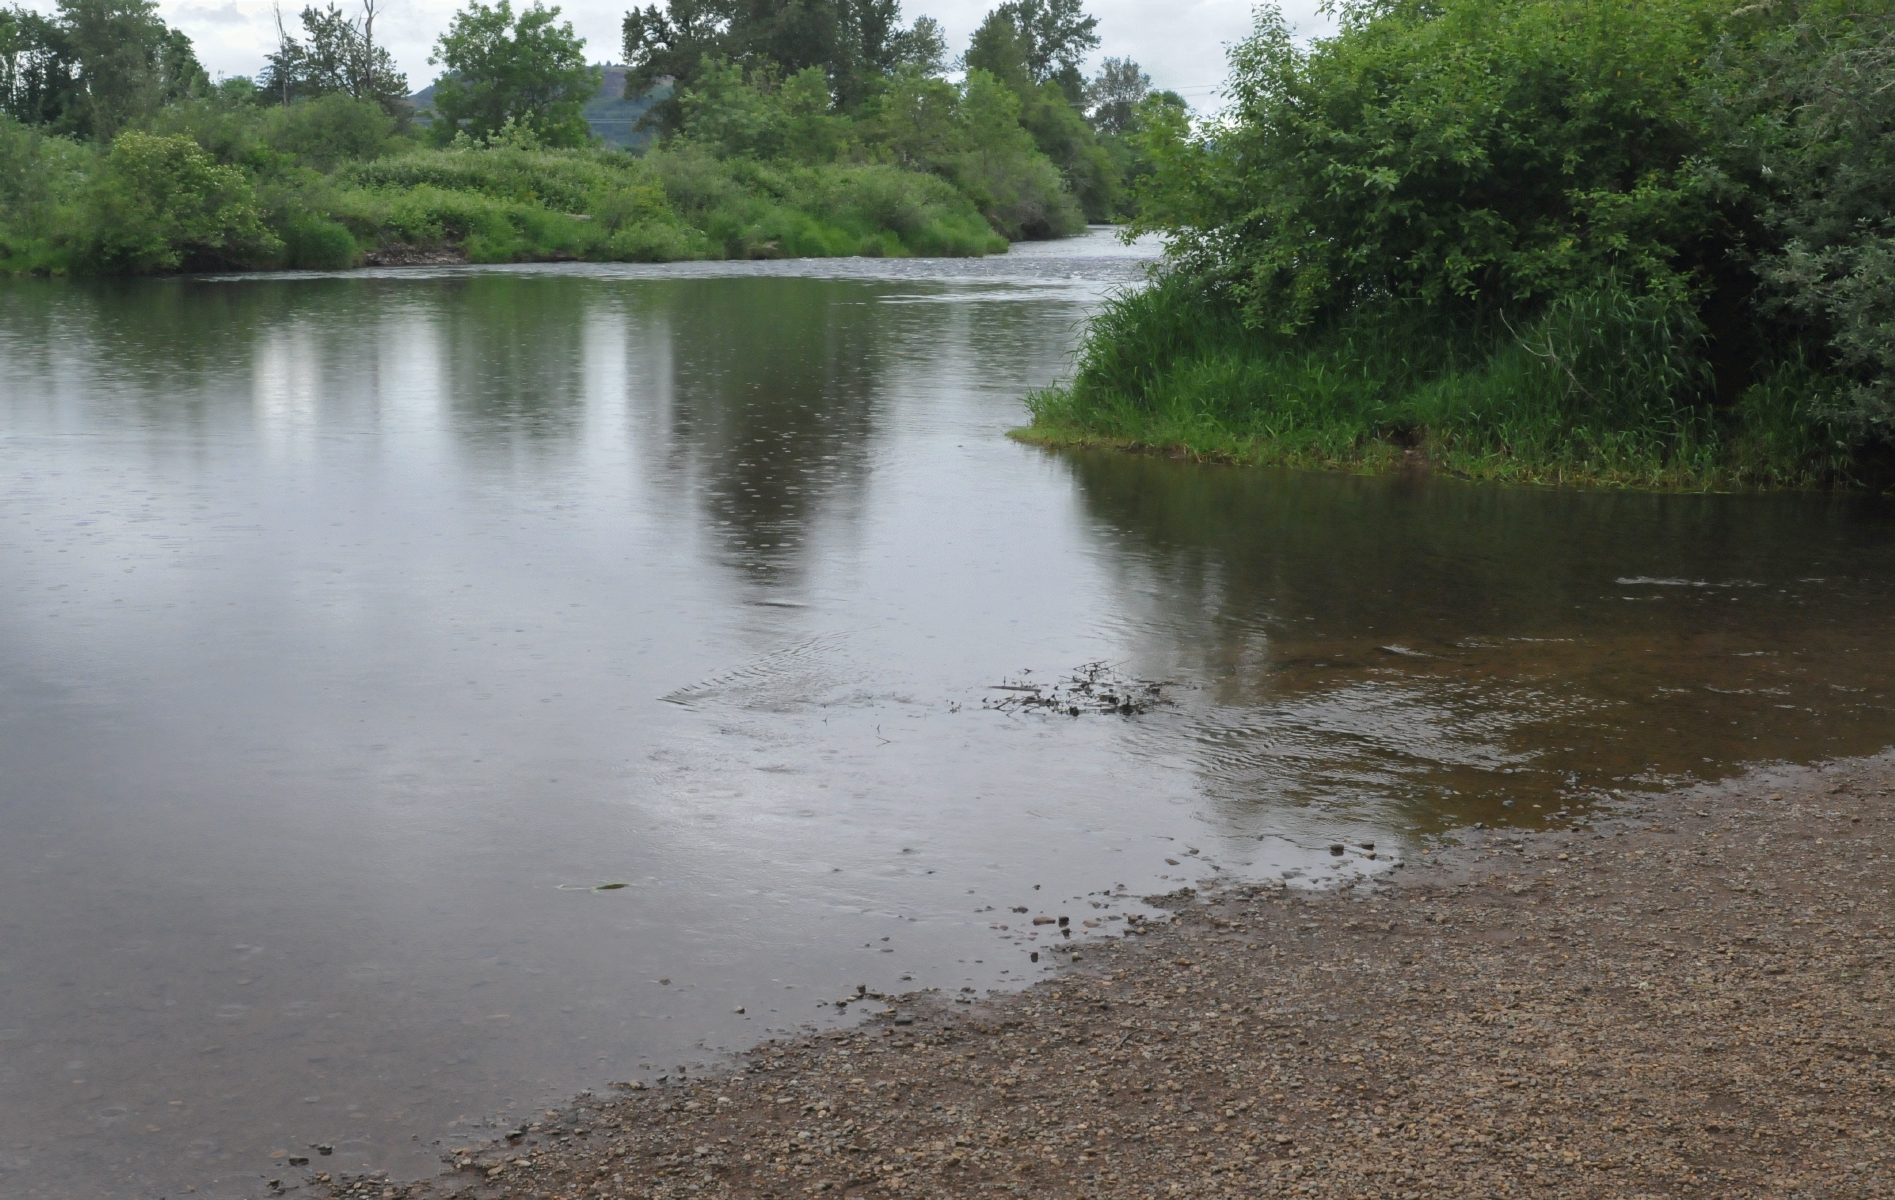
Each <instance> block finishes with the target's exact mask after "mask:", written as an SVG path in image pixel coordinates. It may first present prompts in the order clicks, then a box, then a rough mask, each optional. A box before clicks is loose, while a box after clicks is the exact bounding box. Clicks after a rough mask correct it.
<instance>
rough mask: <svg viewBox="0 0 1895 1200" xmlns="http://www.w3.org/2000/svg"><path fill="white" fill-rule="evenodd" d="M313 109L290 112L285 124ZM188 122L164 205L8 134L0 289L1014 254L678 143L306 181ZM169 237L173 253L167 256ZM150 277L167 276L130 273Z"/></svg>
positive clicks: (354, 167)
mask: <svg viewBox="0 0 1895 1200" xmlns="http://www.w3.org/2000/svg"><path fill="white" fill-rule="evenodd" d="M318 107H319V106H314V105H311V106H294V114H293V115H298V116H302V115H306V114H305V109H307V110H308V111H309V112H316V109H317V108H318ZM272 111H274V110H272ZM185 115H187V116H188V115H191V114H185ZM316 115H321V114H320V113H317V114H316ZM198 116H201V117H203V119H202V120H198V121H196V123H195V124H194V125H191V126H190V127H189V128H181V129H179V130H177V131H174V132H170V133H167V134H165V135H163V137H161V138H159V139H158V140H156V141H149V140H148V141H147V142H143V143H140V144H141V145H146V146H156V147H160V148H162V149H163V151H164V154H163V157H164V165H165V169H166V170H167V171H168V172H169V174H168V175H166V177H165V179H166V180H167V181H168V182H167V186H166V187H165V188H162V189H159V190H158V191H156V192H154V190H153V189H152V188H151V187H150V186H148V185H146V184H140V183H138V182H137V181H135V180H129V179H128V178H125V177H123V176H125V171H124V170H123V169H120V168H119V167H116V166H115V163H117V160H118V158H119V157H122V156H121V155H117V154H115V151H114V148H113V147H111V146H104V145H93V144H85V143H79V142H75V141H72V140H69V139H66V138H60V137H48V136H45V135H43V134H41V133H40V132H38V131H36V130H33V129H28V128H25V127H23V126H20V125H18V124H17V123H14V122H11V121H9V120H8V119H7V118H5V117H4V116H0V271H19V272H27V271H31V272H41V273H59V272H80V273H85V272H98V271H106V272H114V271H124V270H134V271H136V270H140V269H165V270H176V269H185V270H200V269H229V268H278V267H291V268H312V269H338V268H343V267H348V266H350V265H353V264H357V263H360V262H361V261H363V259H364V258H365V257H367V256H368V255H370V254H374V253H376V252H378V251H392V250H425V251H447V252H452V253H456V254H464V255H465V257H466V258H467V259H469V260H470V261H473V262H480V263H504V262H524V261H544V260H558V259H584V260H593V261H638V262H671V261H678V260H691V259H716V258H790V257H845V256H854V255H869V256H874V257H904V256H908V255H932V256H976V255H983V254H994V253H1000V252H1003V251H1005V250H1006V248H1007V240H1006V238H1004V237H1002V236H1001V235H1000V234H998V233H996V232H995V231H994V229H993V227H992V226H991V225H990V223H989V222H988V220H987V219H986V218H985V217H984V216H983V215H982V213H981V210H980V209H979V208H978V207H977V205H976V204H975V202H974V200H972V199H970V198H969V197H968V196H966V195H965V194H963V193H962V192H960V191H959V190H957V189H956V187H955V186H954V185H953V184H952V183H950V182H948V181H947V180H945V179H942V178H941V177H939V176H936V175H932V174H926V173H923V172H918V171H906V170H902V169H899V168H897V167H893V166H887V165H879V164H817V165H796V164H781V163H762V162H757V161H754V160H748V159H741V158H738V159H720V158H717V157H714V156H713V155H711V154H709V153H707V152H706V151H704V150H702V149H701V148H694V147H691V146H688V145H686V146H682V147H679V148H676V149H664V150H653V151H651V152H649V153H647V154H644V155H642V156H634V155H632V154H628V153H625V152H622V151H617V150H611V149H606V148H588V149H578V150H551V149H541V148H535V147H531V146H521V145H508V144H495V145H492V146H472V147H460V146H457V147H452V148H448V149H422V148H418V147H415V146H414V145H413V143H412V142H409V141H406V140H405V139H401V138H394V137H384V138H383V139H382V141H381V142H379V143H377V150H376V152H375V153H374V154H371V155H368V156H367V157H361V158H355V159H344V160H341V161H337V162H335V163H333V164H330V165H328V166H325V167H324V168H322V169H317V168H316V167H313V166H309V165H306V163H305V162H304V161H303V160H301V159H298V158H297V157H296V156H294V155H291V154H289V153H288V152H286V151H282V150H280V149H278V148H277V147H276V146H275V144H274V143H273V142H270V141H269V140H268V138H266V137H265V135H270V136H272V137H274V136H276V135H278V134H281V135H282V136H281V137H280V138H278V140H279V141H281V140H283V139H290V140H292V141H293V140H294V139H293V138H291V135H292V134H296V135H299V136H300V131H301V126H300V125H294V124H293V123H286V122H283V121H279V122H276V124H273V125H271V124H267V123H266V126H267V127H260V128H261V132H259V129H258V128H252V127H251V126H253V125H258V122H257V121H252V122H251V125H245V126H242V127H241V128H226V126H227V125H229V124H230V122H220V121H213V120H211V119H210V118H212V117H218V116H219V114H218V113H214V112H213V113H209V115H208V116H205V115H204V114H198ZM179 121H180V122H182V121H183V118H182V117H180V118H179ZM186 124H189V123H186ZM277 125H282V126H283V129H280V130H279V129H278V128H277ZM371 132H374V131H371ZM200 135H201V138H202V140H199V139H200ZM126 136H128V137H134V138H137V137H144V136H146V135H143V134H129V135H126ZM193 172H196V174H197V175H206V173H209V175H215V176H216V178H218V179H222V180H225V181H226V182H227V183H228V184H229V186H228V187H225V188H223V190H222V192H220V193H219V198H218V200H217V205H219V206H221V207H217V210H216V211H215V212H213V211H210V210H207V209H205V208H204V205H205V204H206V203H207V201H206V199H205V197H204V195H202V192H203V189H202V188H201V187H195V186H193V185H192V184H191V179H193V178H195V177H196V176H195V175H193V174H192V173H193ZM209 175H207V176H206V177H209ZM173 177H175V178H173ZM173 185H174V186H173ZM223 193H229V194H228V195H225V194H223ZM127 205H131V206H133V207H136V208H138V209H139V211H140V212H141V213H143V214H144V216H145V217H146V218H147V220H146V222H145V224H146V225H148V226H149V227H150V228H149V230H147V231H146V232H147V234H148V236H147V237H146V238H145V240H146V241H148V242H150V243H151V244H150V245H149V246H142V244H141V253H142V257H140V258H138V259H137V261H136V262H131V263H130V265H129V266H128V265H127V261H128V260H126V256H125V255H123V254H119V255H117V256H116V257H114V256H113V255H112V254H111V253H108V250H109V249H110V245H109V244H110V243H111V242H112V240H113V238H114V237H118V236H119V234H120V233H121V232H122V231H120V230H117V229H115V228H114V227H113V226H112V225H111V224H109V223H106V222H103V221H101V220H100V219H98V218H97V215H96V214H99V213H103V212H107V211H117V210H118V209H122V208H125V207H126V206H127ZM146 210H149V211H146ZM225 210H229V212H232V213H234V212H239V211H241V212H254V214H255V215H256V219H258V220H260V221H261V225H262V232H261V233H260V234H259V235H258V236H255V237H252V238H249V239H247V240H243V241H241V242H240V241H239V240H237V239H233V238H217V239H211V240H207V238H206V236H205V235H204V234H203V233H202V232H201V230H202V229H203V228H207V227H210V226H216V225H217V224H218V221H219V220H221V219H222V217H223V216H225V215H228V213H226V211H225ZM174 230H175V231H179V232H178V235H177V236H178V239H180V240H179V241H178V244H177V245H169V244H167V243H166V242H165V239H166V237H167V236H170V234H169V233H168V231H174ZM193 231H197V232H193ZM120 240H122V238H121V239H120ZM146 260H149V261H150V262H153V263H158V264H160V265H159V266H156V267H150V268H145V267H140V266H139V265H138V264H139V263H142V262H145V261H146Z"/></svg>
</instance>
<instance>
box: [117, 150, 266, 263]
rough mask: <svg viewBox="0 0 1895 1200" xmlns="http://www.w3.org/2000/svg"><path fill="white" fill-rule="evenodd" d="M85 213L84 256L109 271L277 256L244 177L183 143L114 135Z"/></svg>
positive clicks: (239, 260) (235, 261)
mask: <svg viewBox="0 0 1895 1200" xmlns="http://www.w3.org/2000/svg"><path fill="white" fill-rule="evenodd" d="M86 208H87V215H88V218H89V219H88V221H87V223H86V227H87V228H88V229H90V230H92V231H94V234H93V236H94V237H95V238H96V243H95V244H94V245H93V246H92V247H90V254H91V256H92V257H93V258H95V259H96V260H97V261H98V263H99V265H101V266H103V267H105V268H106V269H108V270H115V271H129V272H134V273H139V272H146V271H174V270H177V269H178V268H180V267H183V268H186V269H189V268H193V267H196V268H205V267H222V266H229V265H233V264H236V263H240V262H248V261H251V260H252V259H253V258H254V256H255V255H257V254H258V253H266V254H267V253H269V252H271V251H273V250H280V249H281V243H280V242H278V241H277V239H276V238H275V236H274V235H272V234H271V233H270V232H269V230H267V229H265V228H264V226H263V220H262V216H261V214H260V213H259V211H258V208H257V202H256V196H255V194H254V193H253V192H252V190H251V187H250V181H249V180H248V179H247V178H245V176H244V173H243V172H242V171H240V170H238V169H237V168H236V167H229V166H221V165H219V164H218V163H217V162H216V160H214V159H213V158H211V156H210V154H209V153H208V152H206V151H205V150H204V148H203V147H201V146H199V145H198V144H197V143H196V142H194V141H192V140H191V139H190V138H188V137H182V136H179V137H157V136H154V135H152V134H149V133H138V132H131V133H124V134H120V135H119V137H118V138H117V140H115V141H114V142H113V143H112V152H111V153H110V154H109V155H107V156H106V160H105V164H104V167H103V169H102V170H101V171H100V172H99V174H98V176H97V178H96V179H95V180H94V181H93V183H92V186H91V188H90V190H89V193H88V195H87V197H86Z"/></svg>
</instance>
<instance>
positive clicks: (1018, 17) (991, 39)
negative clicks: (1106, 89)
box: [962, 0, 1121, 221]
mask: <svg viewBox="0 0 1895 1200" xmlns="http://www.w3.org/2000/svg"><path fill="white" fill-rule="evenodd" d="M1097 24H1098V22H1097V21H1096V20H1095V19H1094V18H1092V17H1090V16H1087V15H1086V14H1085V13H1083V12H1081V11H1079V7H1078V3H1077V0H1018V2H1017V3H1010V4H1003V5H1001V6H1000V7H999V8H996V9H994V10H993V11H992V12H990V13H988V14H987V17H986V19H985V20H983V21H982V22H981V24H980V26H979V28H977V29H976V30H975V31H974V36H973V38H972V40H971V41H970V42H969V44H968V48H967V54H966V55H965V56H964V58H963V60H962V62H963V64H964V65H965V66H966V67H967V69H968V70H969V71H980V72H983V73H985V74H987V75H989V76H991V77H993V78H994V79H995V80H997V81H998V82H1000V83H1001V84H1002V85H1004V86H1005V87H1007V88H1008V89H1010V90H1011V91H1012V92H1013V93H1014V94H1015V95H1016V96H1018V97H1019V100H1020V115H1019V120H1020V123H1021V125H1022V126H1024V127H1025V128H1026V130H1027V131H1028V132H1029V133H1030V134H1031V135H1032V137H1033V141H1034V143H1035V145H1037V146H1038V147H1039V150H1040V152H1041V153H1042V154H1044V155H1045V156H1046V157H1047V158H1048V159H1050V160H1051V161H1052V162H1053V164H1054V165H1055V166H1056V167H1058V168H1059V171H1060V173H1061V175H1062V176H1064V178H1065V180H1066V185H1067V187H1068V188H1069V189H1071V191H1072V192H1073V194H1074V195H1075V196H1076V197H1077V198H1078V200H1079V203H1080V206H1081V208H1082V210H1083V211H1084V212H1085V214H1086V217H1087V219H1088V220H1095V221H1103V220H1107V219H1109V218H1110V217H1111V216H1112V215H1113V214H1114V212H1116V210H1117V208H1118V206H1119V190H1120V175H1121V171H1120V167H1119V164H1118V162H1117V161H1116V160H1115V158H1114V157H1113V155H1112V153H1111V152H1110V151H1108V150H1107V149H1105V148H1104V147H1102V146H1100V145H1099V142H1098V139H1097V137H1096V136H1095V135H1094V133H1093V130H1092V128H1091V127H1090V126H1089V125H1088V124H1087V123H1086V120H1085V117H1084V116H1083V115H1081V113H1080V112H1079V110H1078V109H1077V108H1076V107H1075V102H1076V100H1081V99H1082V98H1083V94H1084V90H1085V89H1084V80H1083V78H1082V77H1081V76H1080V74H1079V66H1078V59H1079V56H1080V55H1081V54H1083V53H1084V52H1085V50H1086V49H1087V48H1089V47H1091V46H1094V45H1097V44H1098V41H1099V38H1098V35H1097V34H1095V33H1094V32H1093V29H1094V27H1095V26H1096V25H1097Z"/></svg>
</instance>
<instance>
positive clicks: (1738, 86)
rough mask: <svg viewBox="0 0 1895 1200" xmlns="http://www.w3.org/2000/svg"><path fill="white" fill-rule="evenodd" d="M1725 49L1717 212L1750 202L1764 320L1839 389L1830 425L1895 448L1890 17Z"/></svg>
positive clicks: (1855, 18) (1793, 24)
mask: <svg viewBox="0 0 1895 1200" xmlns="http://www.w3.org/2000/svg"><path fill="white" fill-rule="evenodd" d="M1742 50H1743V47H1742V45H1741V44H1727V45H1726V46H1725V47H1724V50H1723V55H1722V58H1723V65H1724V66H1725V67H1726V68H1727V71H1726V74H1725V77H1726V78H1728V79H1729V80H1730V81H1731V83H1732V84H1733V85H1734V86H1732V87H1730V88H1728V89H1727V90H1726V93H1725V95H1724V96H1723V100H1724V103H1723V104H1721V105H1720V106H1719V108H1718V112H1719V114H1720V115H1723V116H1726V117H1727V118H1728V119H1729V123H1730V127H1729V128H1726V129H1721V130H1720V131H1719V132H1720V135H1721V137H1720V141H1721V143H1722V145H1723V146H1725V147H1726V148H1727V150H1726V153H1725V154H1724V155H1723V156H1722V158H1723V160H1724V162H1725V163H1726V164H1728V165H1727V167H1726V169H1725V170H1723V171H1722V172H1720V175H1719V178H1718V180H1717V182H1718V183H1719V184H1721V185H1722V187H1721V189H1720V190H1722V191H1723V192H1724V198H1725V202H1726V203H1731V202H1732V200H1733V199H1734V200H1736V201H1738V202H1742V201H1743V200H1754V202H1755V206H1756V210H1757V214H1758V220H1759V222H1760V224H1761V225H1762V226H1763V228H1764V230H1765V231H1767V232H1766V238H1767V241H1766V243H1765V244H1764V245H1763V246H1761V247H1760V250H1759V252H1758V253H1757V255H1756V260H1757V272H1758V274H1759V276H1760V277H1761V279H1762V282H1763V287H1764V291H1763V307H1764V310H1765V314H1766V316H1768V317H1770V318H1773V319H1774V321H1775V322H1776V323H1777V324H1778V325H1779V326H1787V327H1788V328H1787V329H1785V330H1783V331H1782V332H1781V333H1779V334H1778V338H1779V340H1782V339H1783V337H1784V335H1785V334H1787V335H1789V336H1801V337H1802V338H1803V339H1805V340H1806V341H1807V342H1808V343H1810V344H1811V346H1812V348H1814V349H1816V350H1817V352H1818V354H1820V355H1821V357H1822V358H1823V359H1824V360H1825V361H1826V364H1827V365H1828V366H1829V367H1830V368H1831V369H1832V370H1834V371H1835V372H1836V373H1837V374H1838V375H1839V377H1840V378H1841V379H1842V381H1843V382H1844V384H1845V388H1844V392H1843V396H1842V400H1841V402H1840V403H1839V404H1835V405H1832V406H1830V407H1829V408H1828V410H1827V415H1828V416H1830V417H1831V418H1832V419H1834V420H1836V421H1837V422H1838V424H1840V425H1841V426H1843V427H1844V428H1846V429H1848V430H1849V432H1850V433H1851V434H1852V435H1853V436H1854V437H1855V438H1856V439H1857V440H1859V441H1863V442H1871V443H1880V444H1882V445H1885V446H1895V215H1892V214H1895V89H1891V87H1890V82H1889V81H1890V80H1891V79H1895V13H1892V12H1890V11H1888V9H1887V8H1886V7H1884V8H1882V9H1881V10H1880V11H1876V10H1875V9H1873V8H1869V9H1867V10H1865V9H1864V8H1862V7H1857V6H1855V5H1849V6H1847V7H1845V6H1842V5H1837V4H1816V5H1809V6H1807V7H1805V8H1804V9H1802V10H1801V11H1800V12H1796V13H1795V14H1793V16H1792V18H1791V19H1790V20H1788V21H1786V22H1785V23H1784V24H1783V25H1782V26H1781V27H1780V28H1777V29H1774V30H1772V31H1771V32H1770V33H1768V34H1767V35H1766V36H1765V37H1763V38H1762V39H1760V44H1759V46H1758V51H1757V53H1756V54H1755V55H1754V56H1751V55H1747V54H1743V53H1742Z"/></svg>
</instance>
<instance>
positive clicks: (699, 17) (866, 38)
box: [624, 0, 946, 132]
mask: <svg viewBox="0 0 1895 1200" xmlns="http://www.w3.org/2000/svg"><path fill="white" fill-rule="evenodd" d="M624 38H625V44H624V46H625V61H626V63H627V64H628V65H629V68H630V69H629V71H628V72H627V74H626V90H627V91H628V92H637V93H642V92H645V91H648V90H650V89H651V88H653V87H655V86H657V85H658V84H659V83H660V82H661V81H663V80H667V79H668V80H671V81H672V83H673V86H674V87H675V88H676V89H677V92H676V93H674V96H675V95H676V94H681V93H682V92H683V91H686V90H689V89H691V88H692V87H693V86H694V84H695V83H696V81H697V78H698V72H699V71H700V70H702V69H703V65H704V63H706V62H707V61H709V62H734V63H737V64H739V65H741V66H743V67H745V68H746V69H752V68H757V67H763V66H766V65H767V66H774V67H775V68H776V69H777V70H778V71H780V72H781V73H782V74H783V76H785V77H786V78H787V77H789V76H793V75H795V74H797V73H798V72H801V71H804V70H807V69H808V68H810V67H820V68H822V70H823V72H824V74H825V75H826V76H827V77H828V81H829V90H830V92H831V94H832V95H833V96H834V97H835V101H836V104H837V106H838V107H839V108H840V109H841V110H842V111H845V112H850V111H854V110H855V109H856V108H857V107H859V106H860V105H861V104H862V103H863V102H864V101H865V100H867V99H868V98H869V97H870V96H872V95H873V94H875V92H876V91H877V90H878V88H879V87H880V86H881V82H880V81H881V80H882V79H884V78H885V77H886V76H887V75H889V74H890V73H891V72H893V71H894V70H896V69H897V68H898V67H900V66H901V65H902V64H904V63H909V64H914V65H918V66H922V67H924V68H927V69H930V70H932V71H938V70H939V69H940V66H941V59H942V58H943V57H944V56H945V53H946V45H945V42H944V41H943V39H942V37H941V28H940V25H939V24H938V23H936V22H934V21H932V20H929V19H928V18H926V17H922V18H919V19H918V20H917V21H916V22H915V24H914V26H913V27H912V28H910V29H903V28H902V24H901V5H900V3H899V0H665V5H664V7H663V8H660V7H658V6H657V5H650V6H647V7H646V8H643V9H633V10H632V11H631V12H628V13H626V14H625V22H624ZM652 119H653V120H654V122H655V123H657V124H658V125H659V126H660V128H662V129H664V130H665V131H666V132H674V131H676V129H677V128H678V126H679V123H680V121H681V120H682V119H683V110H682V108H681V107H680V106H679V104H678V103H677V102H676V100H675V99H671V100H666V101H661V102H660V103H659V104H658V105H657V106H656V107H655V108H654V109H653V118H652Z"/></svg>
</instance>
